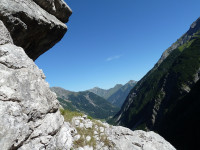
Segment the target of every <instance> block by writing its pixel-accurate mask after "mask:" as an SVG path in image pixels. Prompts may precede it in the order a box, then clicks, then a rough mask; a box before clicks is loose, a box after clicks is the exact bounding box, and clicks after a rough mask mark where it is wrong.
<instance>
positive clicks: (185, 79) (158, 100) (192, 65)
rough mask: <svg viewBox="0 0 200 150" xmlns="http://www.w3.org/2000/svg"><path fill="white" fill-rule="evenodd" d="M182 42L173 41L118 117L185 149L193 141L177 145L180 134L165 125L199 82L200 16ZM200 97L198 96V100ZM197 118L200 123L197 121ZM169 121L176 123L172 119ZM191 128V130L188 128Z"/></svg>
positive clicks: (134, 90)
mask: <svg viewBox="0 0 200 150" xmlns="http://www.w3.org/2000/svg"><path fill="white" fill-rule="evenodd" d="M178 41H179V43H178V45H176V44H177V43H176V44H173V45H172V46H171V47H170V48H169V49H167V50H166V51H165V52H164V53H163V55H162V57H161V59H159V61H158V63H157V64H156V65H155V66H154V67H153V68H152V69H151V70H150V71H149V72H148V73H147V74H146V75H145V76H144V77H143V78H142V79H141V80H140V81H139V82H138V83H137V85H136V86H135V87H134V88H133V89H132V90H131V92H130V93H129V95H128V97H127V99H126V100H125V103H124V104H123V106H122V108H121V110H120V111H119V112H118V114H117V115H116V116H115V117H114V120H115V121H116V123H117V124H120V125H124V126H126V127H129V128H131V129H143V130H154V131H157V132H158V133H160V134H161V135H162V136H164V137H165V138H166V139H167V140H169V141H171V142H172V143H173V144H174V145H175V147H177V148H178V149H184V147H189V146H190V145H191V144H192V142H191V141H190V142H191V143H184V144H182V145H180V144H177V143H178V142H177V141H178V140H179V137H177V136H173V134H171V135H167V134H166V133H163V132H162V129H163V128H162V125H163V122H165V120H166V119H167V116H168V115H172V116H173V114H172V110H174V108H176V107H177V104H179V102H180V101H181V100H182V99H184V97H185V96H187V95H188V94H189V93H190V92H191V89H192V88H193V87H194V86H195V85H196V84H197V82H198V81H199V78H200V75H199V73H200V51H199V49H200V19H199V18H198V19H197V20H196V21H195V22H194V23H193V24H192V25H191V27H190V29H189V30H188V31H187V32H186V33H185V34H184V35H183V36H182V37H181V38H179V40H178ZM174 45H175V46H174ZM173 46H174V48H173ZM165 54H166V55H165ZM164 56H166V57H164ZM198 100H199V99H196V101H198ZM195 121H196V123H197V120H195ZM168 123H169V124H172V122H168ZM165 126H167V125H165ZM183 126H184V125H182V127H183ZM174 128H176V129H177V130H178V126H174ZM179 128H180V126H179ZM182 129H183V128H182ZM171 130H172V129H168V130H167V129H166V131H165V132H169V133H172V132H171ZM187 130H190V129H189V128H187ZM196 130H197V131H198V129H197V128H196ZM182 132H184V130H182ZM174 137H176V138H174ZM182 140H183V139H182ZM184 140H186V139H184ZM184 140H183V141H184Z"/></svg>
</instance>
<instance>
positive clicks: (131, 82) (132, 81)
mask: <svg viewBox="0 0 200 150" xmlns="http://www.w3.org/2000/svg"><path fill="white" fill-rule="evenodd" d="M128 83H130V84H133V83H137V81H135V80H130V81H128Z"/></svg>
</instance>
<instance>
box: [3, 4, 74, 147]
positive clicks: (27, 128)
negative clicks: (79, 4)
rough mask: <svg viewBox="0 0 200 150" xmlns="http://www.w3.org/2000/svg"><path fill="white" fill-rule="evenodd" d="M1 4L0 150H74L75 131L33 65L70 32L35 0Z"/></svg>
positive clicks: (39, 72) (40, 71)
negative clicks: (62, 114)
mask: <svg viewBox="0 0 200 150" xmlns="http://www.w3.org/2000/svg"><path fill="white" fill-rule="evenodd" d="M0 3H1V4H0V149H2V150H11V149H12V150H15V149H19V150H39V149H49V150H54V149H69V147H70V145H71V144H72V140H70V138H71V139H72V137H71V134H72V133H73V131H74V129H73V128H71V127H70V125H69V124H68V123H64V118H63V117H62V116H61V114H60V111H59V103H58V101H57V99H56V95H55V93H52V92H51V91H50V89H49V85H48V83H47V82H45V76H44V74H43V72H42V70H40V69H39V68H38V67H37V66H36V65H35V64H34V62H33V60H34V59H36V58H37V57H38V56H39V55H41V54H42V53H43V52H45V51H46V50H48V49H49V48H50V47H51V46H53V45H54V44H55V43H57V42H58V41H59V40H60V39H61V38H62V36H63V35H64V34H65V32H66V30H67V27H66V25H65V24H64V23H62V22H61V21H59V20H58V19H57V18H56V17H55V16H53V15H51V14H49V13H48V12H47V11H45V10H44V9H42V8H41V7H40V6H39V5H37V4H36V3H34V2H33V1H32V0H26V1H24V0H1V2H0ZM60 4H62V3H60ZM62 6H63V8H64V6H65V8H67V10H68V11H69V13H68V14H66V18H67V19H68V17H69V14H70V13H71V11H70V9H69V8H68V7H67V5H66V4H64V2H63V4H62ZM58 9H59V7H58ZM65 13H66V11H65ZM57 14H58V15H59V13H57ZM63 15H64V14H63ZM63 17H64V16H63ZM65 21H66V20H65ZM18 46H21V47H18ZM27 55H28V56H29V57H30V58H32V59H33V60H32V59H30V58H29V57H28V56H27Z"/></svg>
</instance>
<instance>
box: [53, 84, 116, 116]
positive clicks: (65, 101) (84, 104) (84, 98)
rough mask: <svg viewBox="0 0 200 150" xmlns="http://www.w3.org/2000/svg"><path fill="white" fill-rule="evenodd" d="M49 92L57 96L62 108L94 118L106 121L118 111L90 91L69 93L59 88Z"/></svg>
mask: <svg viewBox="0 0 200 150" xmlns="http://www.w3.org/2000/svg"><path fill="white" fill-rule="evenodd" d="M51 90H52V91H53V92H55V93H56V94H57V97H58V100H59V102H60V104H61V105H62V106H63V108H65V109H69V110H76V111H81V112H84V113H85V114H87V115H89V116H91V117H94V118H99V119H107V118H109V117H111V116H113V115H115V114H116V113H117V112H118V111H119V108H118V107H116V106H113V105H112V104H111V103H109V102H108V101H107V100H105V99H103V98H102V97H100V96H98V95H96V94H94V93H92V92H90V91H83V92H71V91H68V90H65V89H63V88H60V87H52V88H51Z"/></svg>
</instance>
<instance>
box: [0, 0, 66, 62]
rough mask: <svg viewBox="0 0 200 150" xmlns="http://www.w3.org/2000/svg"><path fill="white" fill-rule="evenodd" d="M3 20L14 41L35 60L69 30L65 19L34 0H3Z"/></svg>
mask: <svg viewBox="0 0 200 150" xmlns="http://www.w3.org/2000/svg"><path fill="white" fill-rule="evenodd" d="M66 18H68V16H67V15H66ZM0 20H2V21H3V23H4V25H5V26H6V28H7V29H8V31H9V32H10V35H11V37H12V39H13V42H14V44H15V45H17V46H20V47H22V48H24V50H25V52H26V53H27V55H28V56H29V57H30V58H31V59H33V60H35V59H36V58H38V57H39V56H40V55H41V54H43V53H44V52H46V51H47V50H48V49H50V48H51V47H52V46H54V45H55V44H56V43H57V42H58V41H60V39H61V38H62V37H63V36H64V34H65V32H66V31H67V27H66V25H65V24H64V23H62V22H61V21H60V20H58V19H57V18H56V17H55V16H53V15H51V14H49V13H48V12H47V11H45V10H44V9H42V8H41V7H40V6H39V5H37V4H36V3H35V2H33V1H32V0H1V5H0Z"/></svg>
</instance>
